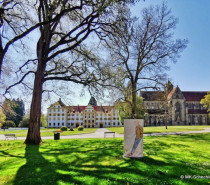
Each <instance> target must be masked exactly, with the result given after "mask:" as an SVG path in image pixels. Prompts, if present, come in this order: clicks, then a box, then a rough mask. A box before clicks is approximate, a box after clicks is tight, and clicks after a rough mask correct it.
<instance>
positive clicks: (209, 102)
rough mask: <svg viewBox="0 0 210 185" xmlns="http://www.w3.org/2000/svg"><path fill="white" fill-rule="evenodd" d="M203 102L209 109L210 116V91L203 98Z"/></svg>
mask: <svg viewBox="0 0 210 185" xmlns="http://www.w3.org/2000/svg"><path fill="white" fill-rule="evenodd" d="M201 104H203V106H204V107H205V108H207V109H208V112H209V116H210V91H209V92H208V93H207V95H205V97H204V98H203V99H202V100H201Z"/></svg>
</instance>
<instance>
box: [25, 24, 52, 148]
mask: <svg viewBox="0 0 210 185" xmlns="http://www.w3.org/2000/svg"><path fill="white" fill-rule="evenodd" d="M50 41H51V31H50V25H49V24H48V25H44V26H43V29H42V30H41V36H40V39H39V41H38V43H37V58H38V67H37V71H36V73H35V79H34V89H33V96H32V102H31V110H30V122H29V129H28V134H27V137H26V140H25V143H26V144H35V145H39V144H40V143H41V142H42V140H41V136H40V120H41V102H42V90H43V83H44V74H45V69H46V64H47V57H48V53H49V46H50Z"/></svg>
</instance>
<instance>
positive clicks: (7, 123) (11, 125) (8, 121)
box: [2, 120, 16, 127]
mask: <svg viewBox="0 0 210 185" xmlns="http://www.w3.org/2000/svg"><path fill="white" fill-rule="evenodd" d="M2 127H16V125H15V123H14V121H12V120H6V121H5V122H4V123H3V124H2Z"/></svg>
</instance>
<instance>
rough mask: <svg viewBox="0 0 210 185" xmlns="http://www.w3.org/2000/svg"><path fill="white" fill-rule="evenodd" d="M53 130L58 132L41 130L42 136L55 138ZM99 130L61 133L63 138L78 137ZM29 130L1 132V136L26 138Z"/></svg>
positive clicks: (88, 129) (86, 129)
mask: <svg viewBox="0 0 210 185" xmlns="http://www.w3.org/2000/svg"><path fill="white" fill-rule="evenodd" d="M53 130H58V129H56V128H54V129H41V136H42V137H43V136H53V135H54V133H53ZM96 130H97V128H84V130H83V131H78V130H77V129H74V131H64V132H62V133H61V136H68V135H76V134H89V133H94V132H96ZM27 132H28V130H12V131H0V134H11V133H15V134H16V136H17V137H26V135H27Z"/></svg>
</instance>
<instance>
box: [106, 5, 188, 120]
mask: <svg viewBox="0 0 210 185" xmlns="http://www.w3.org/2000/svg"><path fill="white" fill-rule="evenodd" d="M176 23H177V19H176V18H175V17H174V16H172V13H171V11H170V10H169V9H168V8H167V5H166V4H164V3H163V4H162V5H157V6H150V7H148V8H144V9H143V10H142V14H141V17H140V18H139V19H136V18H130V19H127V21H126V22H125V24H121V30H122V32H121V33H119V34H116V35H110V41H109V42H107V46H108V47H107V48H108V50H109V52H110V58H111V59H112V61H113V65H114V66H116V65H118V68H119V66H121V68H122V69H121V71H124V74H123V73H122V72H121V73H120V74H121V75H120V77H123V78H122V79H121V82H123V83H119V84H117V87H118V88H119V89H120V91H121V93H122V94H123V98H124V100H125V101H127V102H129V104H130V105H131V112H132V114H131V117H132V118H135V117H136V98H137V92H138V91H140V90H142V89H148V88H154V89H157V88H158V87H160V84H163V81H164V80H165V70H167V69H168V66H169V61H173V62H176V60H177V58H178V57H179V54H180V52H181V51H182V50H183V49H184V48H185V47H186V44H187V40H181V39H174V34H173V30H174V29H175V26H176ZM122 74H123V75H122ZM117 82H119V80H118V81H117ZM123 86H124V88H123ZM128 86H129V87H130V88H129V89H130V92H129V93H130V94H131V97H132V98H131V99H130V98H128V97H129V96H127V87H128Z"/></svg>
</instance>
